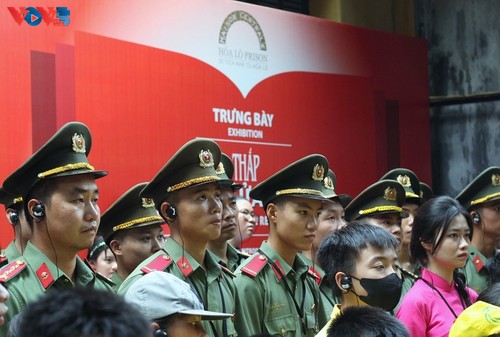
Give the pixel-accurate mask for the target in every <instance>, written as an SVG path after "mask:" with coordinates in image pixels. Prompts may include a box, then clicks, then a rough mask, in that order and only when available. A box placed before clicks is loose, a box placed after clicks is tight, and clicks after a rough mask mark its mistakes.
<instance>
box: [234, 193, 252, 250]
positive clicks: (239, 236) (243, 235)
mask: <svg viewBox="0 0 500 337" xmlns="http://www.w3.org/2000/svg"><path fill="white" fill-rule="evenodd" d="M236 206H238V230H237V231H236V235H235V236H234V238H233V239H232V240H229V243H230V244H231V245H232V246H233V247H234V248H236V249H237V250H239V251H240V252H241V251H243V250H244V247H243V242H245V241H246V240H248V239H249V238H250V237H251V236H252V235H253V233H254V232H255V227H256V226H257V221H256V220H257V216H256V215H255V212H254V209H253V206H252V203H251V202H250V200H248V199H247V198H245V197H242V196H241V195H237V196H236ZM245 254H246V252H245Z"/></svg>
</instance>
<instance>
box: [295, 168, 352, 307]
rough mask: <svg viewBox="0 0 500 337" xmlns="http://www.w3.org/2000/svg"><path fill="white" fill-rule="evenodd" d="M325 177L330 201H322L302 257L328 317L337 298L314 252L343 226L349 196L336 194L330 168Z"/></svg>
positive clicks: (334, 179) (333, 177) (334, 181)
mask: <svg viewBox="0 0 500 337" xmlns="http://www.w3.org/2000/svg"><path fill="white" fill-rule="evenodd" d="M325 179H330V181H331V183H330V181H329V183H328V184H326V188H327V189H329V190H331V192H330V194H329V195H327V196H326V197H328V198H329V199H330V201H331V202H330V203H324V204H323V209H322V210H321V213H320V214H319V218H318V230H317V231H316V237H315V238H314V240H313V243H312V245H311V249H310V250H306V251H303V252H302V254H304V257H306V262H307V264H308V265H309V270H310V271H311V272H312V273H314V274H316V275H317V276H318V277H317V278H316V283H317V284H318V285H319V289H320V291H321V298H322V299H323V304H324V305H323V307H324V308H325V316H326V317H330V314H331V312H332V310H333V307H334V306H335V304H337V303H338V299H337V298H336V296H335V295H334V294H333V292H332V286H331V285H330V284H329V283H328V282H327V280H326V279H325V272H324V271H323V269H322V268H321V267H320V266H319V265H318V261H317V260H316V253H317V252H318V249H319V246H320V245H321V242H322V241H323V239H324V238H325V237H326V236H327V235H329V234H330V233H332V232H334V231H336V230H338V229H340V228H342V227H344V226H345V225H346V222H345V220H344V207H345V206H347V204H348V203H349V201H350V196H348V195H347V194H342V195H337V194H336V192H335V185H336V183H337V179H336V177H335V173H333V171H332V170H328V173H327V177H326V178H325Z"/></svg>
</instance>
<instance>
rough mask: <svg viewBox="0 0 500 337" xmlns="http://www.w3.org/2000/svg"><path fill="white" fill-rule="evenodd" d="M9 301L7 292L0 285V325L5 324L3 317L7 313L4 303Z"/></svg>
mask: <svg viewBox="0 0 500 337" xmlns="http://www.w3.org/2000/svg"><path fill="white" fill-rule="evenodd" d="M8 299H9V292H8V291H7V289H5V288H4V287H3V286H2V285H0V325H2V324H4V323H5V317H4V315H5V314H6V313H7V310H9V309H8V308H7V305H5V302H7V300H8Z"/></svg>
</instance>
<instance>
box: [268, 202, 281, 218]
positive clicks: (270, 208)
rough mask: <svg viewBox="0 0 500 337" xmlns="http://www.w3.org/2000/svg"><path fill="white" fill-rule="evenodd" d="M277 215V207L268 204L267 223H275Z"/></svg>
mask: <svg viewBox="0 0 500 337" xmlns="http://www.w3.org/2000/svg"><path fill="white" fill-rule="evenodd" d="M277 213H278V206H276V204H273V203H270V204H269V205H267V208H266V215H267V218H268V219H269V221H271V222H273V223H275V222H276V220H277V218H278V216H277Z"/></svg>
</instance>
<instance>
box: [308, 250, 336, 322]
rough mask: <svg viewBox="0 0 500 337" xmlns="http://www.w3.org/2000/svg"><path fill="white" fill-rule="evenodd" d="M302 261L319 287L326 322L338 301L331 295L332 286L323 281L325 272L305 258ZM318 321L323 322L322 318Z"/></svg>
mask: <svg viewBox="0 0 500 337" xmlns="http://www.w3.org/2000/svg"><path fill="white" fill-rule="evenodd" d="M304 260H305V261H306V263H307V265H308V266H309V273H311V274H312V275H314V278H315V280H316V284H317V285H318V286H319V291H320V294H321V301H322V303H323V309H324V315H325V317H326V320H328V318H329V317H330V315H331V313H332V310H333V308H334V307H335V305H336V304H339V301H338V299H337V297H336V296H335V295H334V294H333V290H332V286H331V285H330V284H328V282H327V281H326V279H325V271H324V270H323V269H321V267H320V266H318V265H317V264H313V262H312V261H311V260H309V259H308V258H307V257H305V256H304ZM319 314H321V313H319ZM319 320H320V321H324V319H323V318H320V319H319ZM320 328H321V327H320Z"/></svg>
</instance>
